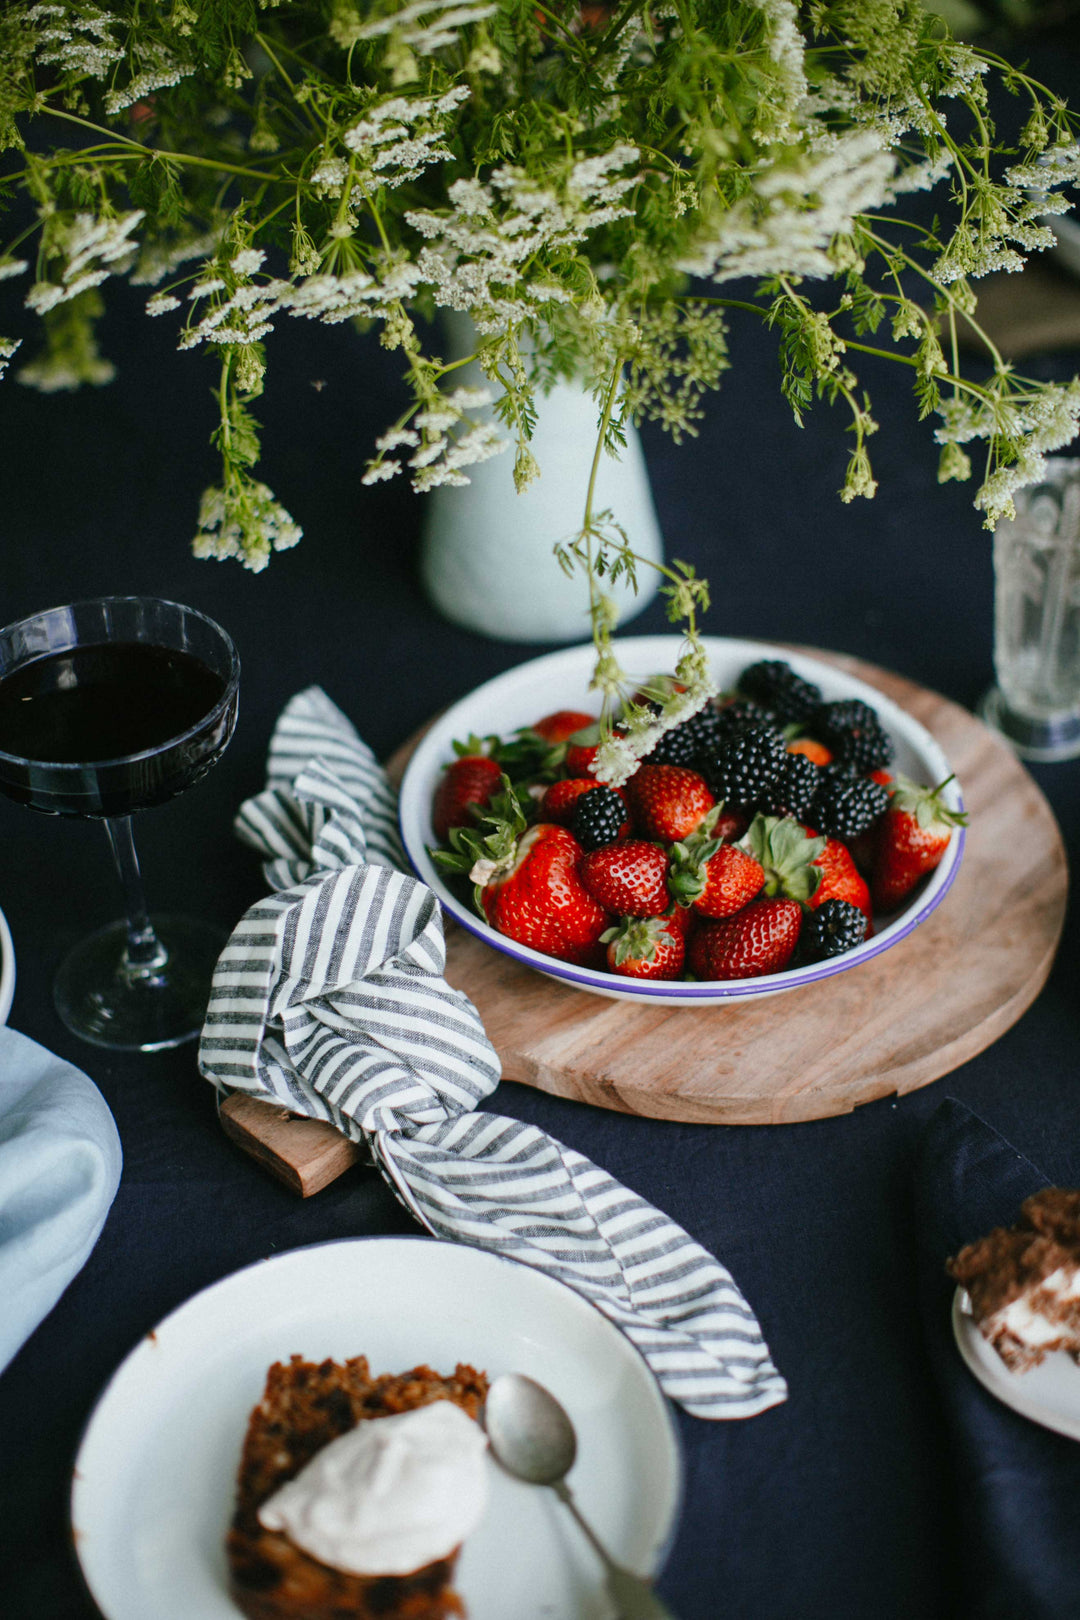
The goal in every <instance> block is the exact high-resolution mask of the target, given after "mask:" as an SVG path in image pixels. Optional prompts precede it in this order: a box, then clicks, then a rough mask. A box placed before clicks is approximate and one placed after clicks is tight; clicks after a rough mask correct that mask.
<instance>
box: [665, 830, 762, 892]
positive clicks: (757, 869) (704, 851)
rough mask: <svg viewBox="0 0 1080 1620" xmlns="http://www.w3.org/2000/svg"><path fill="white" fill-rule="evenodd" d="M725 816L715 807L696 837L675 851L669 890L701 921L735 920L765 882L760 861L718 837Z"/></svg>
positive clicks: (676, 846)
mask: <svg viewBox="0 0 1080 1620" xmlns="http://www.w3.org/2000/svg"><path fill="white" fill-rule="evenodd" d="M722 814H723V810H722V806H720V805H716V806H714V808H713V809H712V810H710V811H709V813H708V815H707V816H706V817H705V819H704V820H703V821H702V822H701V824H700V826H699V827H698V830H697V831H696V832H695V833H691V835H690V837H689V838H687V839H685V840H682V841H680V842H679V843H677V844H675V845H674V846H673V847H672V852H671V854H672V860H671V871H670V873H669V875H668V888H669V889H670V890H671V893H672V895H673V896H674V897H675V899H676V900H677V901H678V902H679V904H680V905H681V906H691V907H692V908H693V909H694V911H696V912H697V913H698V915H699V916H701V917H713V918H716V917H733V916H734V915H735V913H736V912H737V911H741V910H742V908H743V906H745V905H746V904H747V903H748V902H749V901H751V900H752V899H753V898H754V896H755V895H756V894H757V892H758V890H759V889H760V888H761V886H762V884H763V883H764V882H765V872H764V870H763V868H762V866H761V863H760V862H759V861H756V860H755V859H754V857H753V856H752V855H751V854H749V853H748V852H747V851H746V850H745V849H740V848H738V847H737V846H736V845H735V844H724V843H721V841H720V838H719V837H718V836H716V831H715V829H716V827H717V824H718V822H719V821H720V819H721V817H722Z"/></svg>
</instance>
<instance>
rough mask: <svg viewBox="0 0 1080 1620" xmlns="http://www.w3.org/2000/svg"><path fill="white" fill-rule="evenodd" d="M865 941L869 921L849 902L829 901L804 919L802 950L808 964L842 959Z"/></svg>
mask: <svg viewBox="0 0 1080 1620" xmlns="http://www.w3.org/2000/svg"><path fill="white" fill-rule="evenodd" d="M865 938H866V917H865V916H864V914H863V913H862V912H861V911H860V910H859V908H858V906H853V905H852V904H851V902H850V900H826V901H825V902H824V903H823V904H822V905H820V906H819V907H818V908H817V910H816V911H811V912H810V913H809V914H808V915H807V916H805V917H804V918H803V925H802V929H801V931H800V933H799V950H800V952H801V954H802V955H803V956H804V957H805V958H806V960H807V961H809V962H824V961H825V960H826V959H827V958H828V957H830V956H843V954H844V952H845V951H852V950H854V949H855V946H856V945H861V944H862V942H863V940H864V939H865Z"/></svg>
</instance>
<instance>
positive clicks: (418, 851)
mask: <svg viewBox="0 0 1080 1620" xmlns="http://www.w3.org/2000/svg"><path fill="white" fill-rule="evenodd" d="M681 645H682V643H681V641H680V638H679V637H677V636H633V637H628V638H626V639H625V640H620V641H619V642H618V643H617V651H618V655H619V661H620V663H621V664H622V666H623V668H624V669H625V670H626V671H627V672H628V674H629V675H630V676H631V678H632V679H644V678H645V677H646V676H648V675H653V674H656V673H658V672H661V671H670V670H672V669H674V667H675V661H676V659H677V658H678V655H679V650H680V647H681ZM705 648H706V651H707V653H708V656H709V662H710V667H711V669H712V673H713V676H714V678H715V680H716V682H717V685H718V686H719V687H720V689H721V690H724V689H730V688H731V687H733V686H734V684H735V681H736V679H737V677H738V676H739V675H740V674H741V673H742V671H743V670H744V669H745V668H746V666H747V665H748V664H753V663H756V662H757V661H758V660H759V659H762V658H783V659H785V660H786V661H787V662H788V663H789V664H790V665H791V667H792V668H793V669H794V670H795V671H796V672H797V673H798V674H799V675H802V676H803V677H804V678H805V679H806V680H809V681H813V682H815V683H816V685H818V686H819V687H820V688H821V690H822V693H823V694H824V697H825V699H826V701H829V702H831V701H834V700H837V699H840V698H861V699H862V701H863V702H864V703H869V704H870V705H871V707H872V708H873V709H874V710H876V712H877V715H878V718H879V719H880V721H881V723H882V725H883V726H884V727H885V729H886V731H887V732H888V733H889V735H890V736H891V738H892V740H893V743H894V744H895V747H896V758H895V769H896V770H898V771H901V772H903V774H904V775H906V776H910V777H912V778H913V779H914V780H915V781H917V782H925V783H926V784H927V786H936V785H937V784H938V783H939V782H943V781H944V780H945V778H946V777H947V776H949V774H950V771H951V767H950V765H949V763H948V761H947V759H946V758H945V755H944V754H943V752H942V750H941V749H940V748H939V747H938V745H937V743H936V742H935V741H934V739H933V737H932V736H931V735H930V733H929V732H928V731H927V730H926V727H925V726H921V725H920V724H919V722H918V721H917V720H913V719H912V717H911V715H909V714H907V713H906V712H905V710H903V709H901V708H899V707H898V705H897V704H895V703H893V702H891V700H890V699H889V698H887V697H884V696H883V695H882V694H881V693H880V692H878V691H877V690H876V688H874V687H872V686H867V685H866V683H865V682H864V681H860V680H857V679H856V677H855V676H854V675H848V674H846V673H845V672H844V671H843V670H839V669H835V668H834V667H833V666H832V665H831V664H823V663H821V662H819V660H818V659H816V658H806V657H804V656H802V655H801V654H796V653H792V652H788V651H787V650H786V649H783V648H779V647H773V646H770V645H768V644H767V643H765V642H760V641H733V640H726V639H723V638H720V637H706V638H705ZM595 657H596V655H595V651H594V649H593V646H592V644H591V643H589V644H587V645H586V646H582V647H570V648H567V649H565V650H563V651H561V652H555V653H548V654H547V655H546V656H545V657H543V658H534V659H531V660H530V661H529V662H528V663H525V664H519V665H517V666H516V668H514V669H510V670H507V671H506V672H505V673H504V674H502V675H497V676H496V677H495V679H494V680H491V681H487V682H486V683H485V684H484V685H483V686H479V687H477V688H476V690H475V691H474V692H470V694H469V695H468V697H464V698H462V699H461V701H460V702H459V703H455V704H454V706H453V708H450V709H447V711H446V712H445V714H443V715H441V716H440V717H439V719H438V720H436V722H435V724H434V725H433V726H432V727H431V729H430V730H429V731H428V732H426V733H425V735H424V737H423V738H422V739H421V741H420V744H419V746H418V747H417V749H416V751H415V753H414V754H413V756H412V758H411V759H410V761H409V764H408V766H407V768H406V771H405V775H404V778H403V780H402V784H401V795H400V804H399V811H400V818H401V835H402V838H403V840H404V844H405V849H406V852H407V854H408V856H409V860H410V861H411V862H412V865H413V868H414V870H415V871H416V873H417V875H418V876H419V877H420V878H421V879H422V880H423V881H424V882H425V883H426V884H427V885H428V886H429V887H430V888H431V889H433V890H434V891H435V893H436V894H437V895H438V897H439V899H440V901H441V902H442V904H443V905H444V906H445V908H446V910H447V911H448V912H449V913H450V915H451V916H452V917H454V918H455V919H456V920H457V921H458V922H459V923H460V924H461V926H462V927H463V928H465V929H467V930H468V931H469V933H471V934H475V935H476V936H477V937H478V938H479V939H482V940H484V941H485V943H486V944H488V945H491V946H493V947H494V949H495V950H497V951H502V952H503V953H504V955H506V956H510V957H513V959H514V960H515V961H518V962H521V963H523V964H524V965H525V966H527V967H532V968H535V969H537V971H538V972H540V973H546V974H548V975H549V977H551V978H553V979H561V980H563V981H564V982H565V983H567V984H570V985H572V986H573V987H574V988H576V989H579V990H589V991H592V992H593V993H594V994H597V995H603V996H614V997H616V998H618V999H620V1000H626V1001H644V1002H657V1001H659V1002H663V1003H666V1004H668V1005H684V1006H699V1007H700V1006H714V1005H721V1004H723V1003H724V1002H728V1001H741V1000H747V999H749V998H751V997H755V996H763V995H775V994H777V993H778V992H780V991H785V990H797V989H799V987H800V986H801V985H805V984H813V983H816V982H817V980H819V979H825V978H830V977H831V976H832V975H833V974H834V973H845V972H847V971H848V970H849V969H850V968H853V967H857V966H858V964H859V963H860V962H865V961H868V960H869V959H870V958H871V957H874V956H879V955H880V954H881V952H882V951H885V950H888V949H889V947H890V946H892V945H895V944H896V943H897V941H898V940H901V939H903V938H904V937H905V936H906V935H907V934H910V933H911V931H912V929H913V928H915V927H917V926H918V924H919V923H920V922H922V920H923V918H924V917H927V916H928V915H929V914H930V912H931V911H933V910H934V908H935V907H936V906H937V905H939V904H940V902H941V901H942V900H943V899H944V897H945V894H946V892H947V890H948V888H949V886H950V884H951V883H952V881H953V879H954V878H955V876H956V872H957V869H958V867H959V864H960V857H961V854H962V852H963V847H964V833H963V829H962V828H957V830H956V831H955V832H954V834H953V837H952V839H951V840H950V842H949V847H948V849H947V850H946V852H945V856H944V859H943V860H942V862H941V864H940V866H939V867H938V868H937V870H936V871H935V872H934V873H933V874H932V875H931V876H930V878H929V880H928V881H927V883H926V885H925V886H924V887H922V888H920V889H919V890H917V891H916V894H915V896H914V897H913V898H912V900H911V901H909V903H908V905H907V906H906V907H905V908H904V909H903V910H901V911H899V912H897V914H896V915H895V916H894V917H891V918H886V919H884V920H883V921H878V922H876V924H875V926H876V928H877V931H876V932H875V934H874V937H873V938H872V939H868V940H866V941H864V943H863V944H862V945H859V946H857V947H856V948H855V950H853V951H847V952H845V954H844V955H843V956H837V957H833V958H832V959H831V960H829V961H826V962H815V963H814V964H812V965H811V966H808V967H802V968H796V969H794V970H793V971H791V972H788V973H771V974H767V975H764V976H762V977H761V978H758V979H728V980H712V981H710V982H708V983H701V984H689V983H683V982H682V981H679V980H675V981H663V980H658V981H653V982H649V981H647V980H641V979H634V980H627V979H623V978H619V977H617V976H616V975H615V974H613V973H601V972H598V971H596V970H594V969H591V968H580V967H574V966H572V965H571V964H570V963H566V962H556V961H555V960H554V959H553V958H552V957H550V956H545V955H544V954H543V953H542V952H541V951H534V950H532V949H531V948H530V947H529V946H527V945H519V944H518V943H517V942H516V940H511V939H508V938H507V937H506V935H505V934H500V933H498V932H497V931H496V930H495V929H494V928H491V927H489V926H488V924H487V923H486V922H483V921H482V920H481V919H480V918H479V917H478V916H477V914H476V912H475V911H474V910H473V909H472V907H471V906H470V905H467V904H465V903H463V902H462V901H461V900H459V899H458V898H457V896H456V895H455V894H454V893H453V892H452V891H451V890H450V889H449V888H448V887H447V885H446V884H445V882H444V881H443V879H442V877H441V875H440V873H439V871H438V868H437V867H436V866H435V863H434V862H433V861H432V859H431V856H430V854H429V853H428V849H429V846H430V845H432V844H434V843H435V834H434V832H433V830H432V826H431V806H432V800H433V798H434V795H435V787H436V784H437V783H438V780H439V777H440V775H441V774H442V770H443V767H444V765H445V764H446V763H447V761H448V760H450V759H452V758H453V757H454V751H453V747H452V743H453V741H454V739H455V738H464V737H467V736H468V735H469V733H470V732H475V733H476V735H477V736H480V737H483V736H488V735H492V734H497V735H508V734H509V733H510V732H512V731H514V730H516V729H517V728H518V727H519V726H528V725H531V724H532V723H533V721H535V720H538V719H539V718H540V717H541V715H544V714H550V713H553V712H554V711H555V710H556V709H581V710H589V709H591V710H592V711H593V713H596V712H597V709H598V704H597V703H596V701H595V697H594V694H591V693H590V692H589V690H588V686H589V678H590V676H591V675H592V670H593V664H594V662H595ZM943 797H944V799H945V802H946V803H947V804H948V805H949V806H950V807H951V808H952V809H954V810H960V809H962V808H963V802H962V800H961V797H960V790H959V787H958V785H957V784H956V783H955V782H951V783H950V784H949V786H948V788H946V790H945V793H944V795H943Z"/></svg>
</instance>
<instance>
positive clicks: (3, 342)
mask: <svg viewBox="0 0 1080 1620" xmlns="http://www.w3.org/2000/svg"><path fill="white" fill-rule="evenodd" d="M21 343H22V338H5V337H0V377H2V376H3V375H4V372H5V371H6V370H7V368H8V361H9V360H10V359H11V357H12V355H13V354H14V353H15V350H16V349H17V348H18V347H19V345H20V344H21Z"/></svg>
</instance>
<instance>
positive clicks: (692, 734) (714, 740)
mask: <svg viewBox="0 0 1080 1620" xmlns="http://www.w3.org/2000/svg"><path fill="white" fill-rule="evenodd" d="M720 739H721V727H720V716H719V714H718V713H717V711H716V709H714V708H713V706H712V704H711V703H709V704H706V706H705V708H704V709H700V710H699V711H698V713H697V714H692V715H691V716H690V718H689V719H688V720H684V721H683V722H682V724H681V725H679V726H673V727H672V728H671V730H670V731H665V732H664V735H663V736H662V737H661V738H660V741H659V742H658V743H657V745H656V747H655V748H654V749H653V750H652V752H651V753H650V754H649V756H648V758H649V760H650V762H651V763H654V764H656V765H689V764H690V763H691V762H692V761H693V760H695V759H697V758H698V757H699V756H700V755H703V754H711V753H715V751H716V749H717V748H719V746H720Z"/></svg>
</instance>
